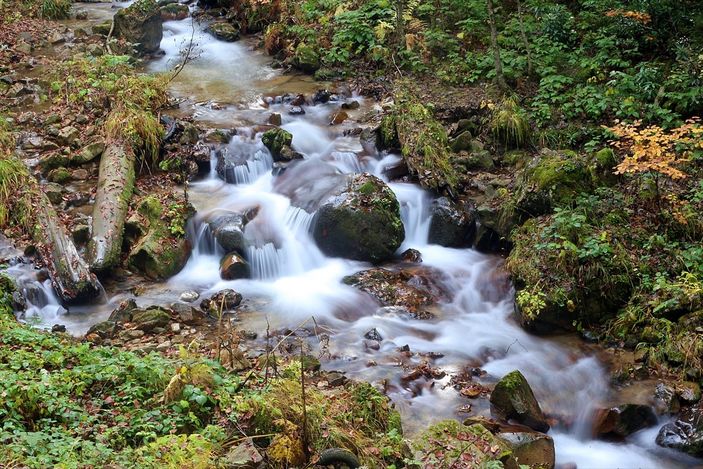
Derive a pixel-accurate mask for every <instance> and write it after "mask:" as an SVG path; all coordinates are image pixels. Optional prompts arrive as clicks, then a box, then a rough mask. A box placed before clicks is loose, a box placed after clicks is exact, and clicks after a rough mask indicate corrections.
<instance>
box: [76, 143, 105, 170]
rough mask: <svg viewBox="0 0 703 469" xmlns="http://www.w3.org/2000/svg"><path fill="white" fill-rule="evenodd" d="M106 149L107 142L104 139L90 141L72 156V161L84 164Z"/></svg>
mask: <svg viewBox="0 0 703 469" xmlns="http://www.w3.org/2000/svg"><path fill="white" fill-rule="evenodd" d="M104 151H105V143H104V142H102V141H98V142H93V143H89V144H88V145H86V146H84V147H83V148H82V149H81V150H80V151H79V152H78V153H77V154H75V155H73V156H72V157H71V163H73V164H84V163H88V162H89V161H93V160H94V159H96V158H98V157H99V156H100V155H102V154H103V152H104Z"/></svg>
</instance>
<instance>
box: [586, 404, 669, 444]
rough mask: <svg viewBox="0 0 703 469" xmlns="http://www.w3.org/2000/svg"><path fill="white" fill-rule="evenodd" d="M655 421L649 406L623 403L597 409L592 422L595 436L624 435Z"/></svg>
mask: <svg viewBox="0 0 703 469" xmlns="http://www.w3.org/2000/svg"><path fill="white" fill-rule="evenodd" d="M656 423H657V416H656V415H655V414H654V411H653V410H652V408H651V407H649V406H646V405H641V404H623V405H621V406H618V407H613V408H610V409H602V410H600V411H598V413H597V414H596V417H595V419H594V422H593V426H594V430H593V432H594V434H595V435H596V436H606V435H609V436H617V437H622V438H624V437H626V436H628V435H631V434H633V433H635V432H636V431H638V430H642V429H643V428H647V427H650V426H652V425H655V424H656Z"/></svg>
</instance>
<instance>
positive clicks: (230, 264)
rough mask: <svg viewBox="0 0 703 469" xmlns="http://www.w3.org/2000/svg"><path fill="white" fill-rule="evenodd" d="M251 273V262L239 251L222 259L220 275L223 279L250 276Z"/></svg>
mask: <svg viewBox="0 0 703 469" xmlns="http://www.w3.org/2000/svg"><path fill="white" fill-rule="evenodd" d="M250 274H251V269H250V267H249V263H248V262H247V261H245V260H244V258H243V257H242V256H240V255H239V254H237V253H231V254H227V255H226V256H225V257H223V258H222V260H221V261H220V277H222V279H223V280H237V279H240V278H249V276H250Z"/></svg>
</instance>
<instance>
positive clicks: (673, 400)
mask: <svg viewBox="0 0 703 469" xmlns="http://www.w3.org/2000/svg"><path fill="white" fill-rule="evenodd" d="M680 409H681V404H680V402H679V398H678V396H677V395H676V389H674V387H672V386H668V385H666V384H664V383H658V384H657V386H656V388H655V389H654V410H655V411H656V413H657V414H659V415H662V414H676V413H678V411H679V410H680Z"/></svg>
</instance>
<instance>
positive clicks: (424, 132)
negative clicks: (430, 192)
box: [382, 82, 458, 190]
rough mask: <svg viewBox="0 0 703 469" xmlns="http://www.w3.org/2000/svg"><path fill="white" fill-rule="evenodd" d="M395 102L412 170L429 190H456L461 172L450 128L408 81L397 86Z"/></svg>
mask: <svg viewBox="0 0 703 469" xmlns="http://www.w3.org/2000/svg"><path fill="white" fill-rule="evenodd" d="M395 101H396V106H395V109H394V111H393V116H394V120H395V128H396V132H397V134H398V138H399V142H400V144H401V147H402V148H401V150H402V153H403V157H404V158H405V162H406V164H407V165H408V168H409V169H410V171H411V173H413V174H415V175H416V176H417V177H418V178H419V180H420V184H422V185H423V186H424V187H427V188H429V189H434V190H441V189H442V188H445V187H447V188H449V189H450V190H454V189H455V188H456V185H457V182H458V175H457V173H456V170H455V169H454V167H453V164H452V159H451V154H450V151H449V140H448V137H447V131H446V130H445V129H444V127H443V126H442V125H441V124H440V123H439V122H438V121H437V120H436V119H435V118H434V116H433V115H432V113H431V112H430V110H429V109H428V108H427V107H426V106H425V105H423V104H421V103H420V102H419V101H418V100H417V98H416V97H415V96H414V93H413V92H412V91H411V90H410V85H409V84H408V83H406V82H402V83H400V84H399V85H398V86H397V88H396V90H395ZM382 133H383V131H382Z"/></svg>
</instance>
